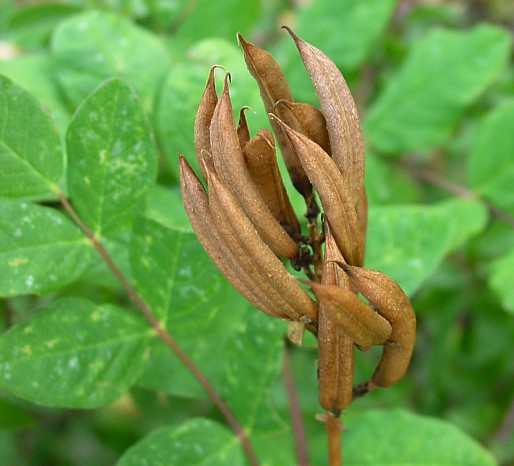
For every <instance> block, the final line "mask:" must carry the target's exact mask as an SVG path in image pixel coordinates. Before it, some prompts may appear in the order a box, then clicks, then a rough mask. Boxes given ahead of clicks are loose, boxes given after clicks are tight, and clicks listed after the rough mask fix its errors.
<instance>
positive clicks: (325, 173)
mask: <svg viewBox="0 0 514 466" xmlns="http://www.w3.org/2000/svg"><path fill="white" fill-rule="evenodd" d="M274 118H275V119H276V121H277V122H278V123H279V124H280V126H281V127H282V129H283V130H284V132H285V133H286V134H287V136H288V137H289V139H290V141H291V142H292V144H293V146H294V148H295V149H296V151H297V154H298V157H300V160H301V161H302V165H303V167H304V169H305V172H306V173H307V175H308V176H309V179H310V180H311V182H312V184H313V186H314V187H315V188H316V191H317V192H318V195H319V198H320V200H321V204H322V205H323V209H324V210H325V216H326V218H327V221H328V223H329V225H330V229H331V231H332V234H333V235H334V238H335V240H336V243H337V246H338V247H339V250H340V251H341V252H342V254H343V257H344V258H345V261H346V262H347V263H349V264H352V265H362V262H363V259H364V245H363V243H362V235H361V232H360V228H359V221H358V219H357V213H356V211H355V207H354V205H353V203H352V200H351V197H350V194H349V192H348V188H347V186H346V185H345V182H344V178H343V176H342V175H341V173H340V172H339V170H338V169H337V167H336V165H335V163H334V161H333V160H332V159H331V158H330V156H329V155H328V154H327V153H326V152H325V151H324V150H323V149H322V148H321V147H320V146H318V145H317V144H316V143H315V142H313V141H311V140H310V139H309V138H308V137H307V136H305V135H303V134H301V133H298V132H297V131H295V130H293V129H291V128H289V127H288V126H287V125H286V124H285V123H284V122H282V121H281V120H279V119H278V118H276V117H274Z"/></svg>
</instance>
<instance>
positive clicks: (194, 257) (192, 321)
mask: <svg viewBox="0 0 514 466" xmlns="http://www.w3.org/2000/svg"><path fill="white" fill-rule="evenodd" d="M130 264H131V268H132V276H133V283H134V287H135V288H136V290H137V291H138V292H139V293H140V294H141V296H142V297H143V298H144V299H145V301H146V302H147V303H148V305H149V306H150V308H151V309H152V311H153V312H154V314H155V315H156V316H157V318H158V319H159V320H160V321H161V323H162V324H163V326H165V327H166V328H167V329H168V330H169V331H170V332H171V334H172V335H173V338H174V339H175V340H176V341H177V342H178V343H179V344H180V345H181V346H182V348H183V349H184V351H186V353H187V354H188V356H189V357H190V358H192V359H193V360H194V361H195V362H197V363H198V364H199V365H200V366H201V368H202V369H203V370H204V371H205V373H206V374H207V376H208V377H209V379H211V378H213V377H215V376H217V374H219V373H220V372H221V371H222V366H221V364H220V363H219V361H221V359H222V354H223V344H224V342H225V341H226V339H227V338H228V335H230V334H231V333H232V331H233V329H234V328H235V326H236V325H237V324H238V322H239V321H240V320H241V317H242V313H241V310H242V309H245V308H246V304H245V301H244V300H243V298H241V297H240V296H239V295H238V294H237V293H236V292H235V291H234V290H233V289H232V287H231V286H230V285H229V284H228V283H227V282H226V280H225V279H224V278H223V277H222V276H221V275H220V274H219V273H218V272H217V270H216V268H215V267H214V265H213V264H212V262H211V260H210V259H209V257H208V256H207V255H206V254H205V252H204V251H203V249H202V247H201V246H200V244H199V243H198V240H197V239H196V237H195V236H194V234H193V233H191V232H185V231H180V230H172V229H170V228H167V227H165V226H163V225H161V224H159V223H158V222H156V221H154V220H150V219H145V218H144V217H141V218H139V219H138V220H137V222H136V225H135V228H134V231H133V235H132V244H131V246H130ZM192 336H194V338H192ZM213 361H218V362H216V364H213V363H212V362H213ZM141 384H142V385H143V386H145V387H150V388H153V389H158V390H165V391H168V392H170V393H174V394H179V395H181V396H199V395H200V396H203V395H204V392H203V390H202V389H201V388H200V387H199V385H198V382H197V381H196V380H194V379H193V378H192V376H191V375H190V374H189V373H188V371H187V370H186V369H185V368H184V367H183V365H182V363H180V362H179V361H178V360H177V359H175V358H174V357H170V351H169V348H167V347H166V346H164V345H163V344H162V343H160V342H156V343H155V344H154V351H153V352H152V359H151V361H150V363H149V365H148V368H147V370H146V372H145V376H144V377H143V378H142V379H141Z"/></svg>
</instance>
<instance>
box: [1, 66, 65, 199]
mask: <svg viewBox="0 0 514 466" xmlns="http://www.w3.org/2000/svg"><path fill="white" fill-rule="evenodd" d="M0 128H1V130H0V196H8V197H17V196H18V197H20V196H33V195H41V194H48V193H51V192H57V191H58V190H59V189H58V187H57V186H56V183H57V182H58V181H59V179H60V178H61V175H62V172H63V168H64V156H63V153H62V149H61V143H60V140H59V136H58V134H57V130H56V128H55V126H54V123H53V121H52V119H51V118H50V116H49V115H48V114H47V113H46V112H45V110H44V109H43V108H41V105H40V104H39V103H38V102H37V100H36V99H35V98H34V97H33V96H32V95H30V94H29V93H28V92H26V91H25V90H23V89H22V88H20V87H18V86H17V85H15V84H14V83H13V82H12V81H10V80H9V79H7V78H6V77H4V76H1V75H0Z"/></svg>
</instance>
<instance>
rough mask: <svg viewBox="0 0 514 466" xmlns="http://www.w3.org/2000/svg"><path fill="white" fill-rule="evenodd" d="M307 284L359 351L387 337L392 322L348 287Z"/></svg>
mask: <svg viewBox="0 0 514 466" xmlns="http://www.w3.org/2000/svg"><path fill="white" fill-rule="evenodd" d="M309 284H310V287H311V289H312V291H313V292H314V294H315V295H316V298H318V301H319V303H320V306H323V309H324V310H325V312H326V314H327V316H328V317H329V318H330V320H331V321H332V322H333V323H334V324H336V325H338V326H339V327H341V328H342V329H343V330H344V332H345V333H346V334H347V335H348V336H349V337H350V338H351V339H352V340H353V341H354V342H355V343H356V344H357V345H358V346H359V348H360V349H361V350H362V351H366V350H368V349H369V348H371V347H372V346H374V345H381V344H383V343H385V342H386V341H387V340H388V338H389V336H390V335H391V324H390V323H389V322H388V321H387V320H386V319H384V318H383V317H381V316H380V315H379V314H378V313H377V312H375V311H374V310H373V309H371V308H370V307H369V306H368V305H367V304H366V303H365V302H364V301H362V300H361V299H359V298H358V297H357V296H356V295H355V293H353V292H352V291H351V290H349V289H347V288H342V287H340V286H338V285H324V284H320V283H314V282H311V283H309Z"/></svg>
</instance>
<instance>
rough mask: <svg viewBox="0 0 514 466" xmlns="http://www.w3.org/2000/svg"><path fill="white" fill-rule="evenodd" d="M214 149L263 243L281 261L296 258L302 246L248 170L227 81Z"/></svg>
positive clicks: (216, 119)
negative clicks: (260, 191)
mask: <svg viewBox="0 0 514 466" xmlns="http://www.w3.org/2000/svg"><path fill="white" fill-rule="evenodd" d="M211 149H212V157H213V160H214V166H215V168H216V173H217V174H218V175H219V176H220V178H221V179H222V180H223V182H224V183H225V184H226V185H227V186H229V187H230V189H231V190H232V192H233V193H234V195H235V196H236V197H237V198H238V199H239V201H240V203H241V206H242V207H243V209H244V211H245V212H246V215H248V217H249V218H250V220H251V221H252V223H253V224H254V225H255V228H257V230H258V232H259V234H260V236H261V238H262V239H263V241H264V242H265V243H266V244H267V245H268V246H269V247H270V248H271V249H272V250H273V252H274V253H275V254H276V255H277V256H279V257H287V258H289V259H292V258H294V257H296V256H297V255H298V253H299V248H298V245H297V244H296V243H295V242H294V241H293V240H292V239H291V237H290V236H289V235H288V234H287V233H286V231H285V230H284V228H282V226H281V225H280V224H279V223H278V221H277V219H276V218H275V217H274V216H273V214H272V213H271V212H270V210H269V209H268V207H267V206H266V203H265V202H264V200H263V199H262V197H261V196H260V194H259V191H258V190H257V187H256V186H255V184H254V183H253V181H252V179H251V178H250V175H249V173H248V170H247V168H246V165H245V162H244V157H243V151H242V150H241V146H240V145H239V138H238V136H237V130H236V125H235V123H234V114H233V112H232V105H231V102H230V96H229V92H228V83H227V77H226V78H225V83H224V85H223V91H222V93H221V96H220V99H219V101H218V104H217V105H216V108H215V110H214V115H213V118H212V122H211Z"/></svg>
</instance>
